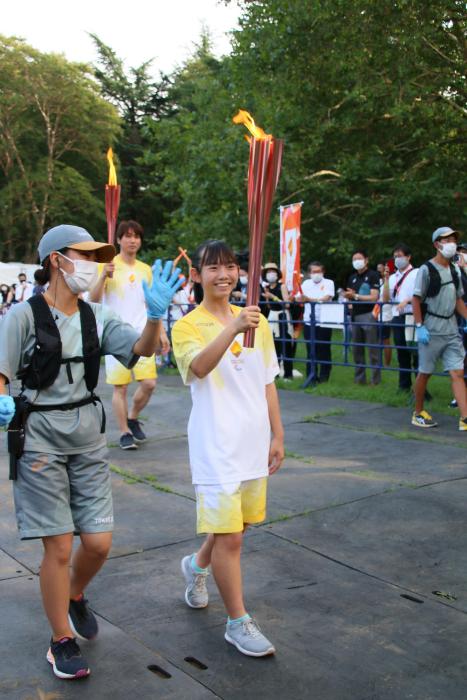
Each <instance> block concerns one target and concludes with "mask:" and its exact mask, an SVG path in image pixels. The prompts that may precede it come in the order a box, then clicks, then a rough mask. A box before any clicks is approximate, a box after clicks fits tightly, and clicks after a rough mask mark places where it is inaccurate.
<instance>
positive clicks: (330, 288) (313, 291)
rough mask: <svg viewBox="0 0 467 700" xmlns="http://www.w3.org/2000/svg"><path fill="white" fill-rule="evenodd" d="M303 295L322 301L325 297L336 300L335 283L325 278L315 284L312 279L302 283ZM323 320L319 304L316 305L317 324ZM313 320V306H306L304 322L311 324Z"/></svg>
mask: <svg viewBox="0 0 467 700" xmlns="http://www.w3.org/2000/svg"><path fill="white" fill-rule="evenodd" d="M302 290H303V294H304V295H305V296H306V297H309V298H310V299H322V298H323V297H331V299H333V298H334V294H335V291H334V282H333V281H332V280H328V279H326V278H325V277H323V279H322V280H321V282H313V280H312V279H306V280H304V281H303V283H302ZM320 318H321V308H320V306H319V304H315V320H316V323H318V322H319V320H320ZM310 319H311V304H310V303H308V304H305V310H304V312H303V322H304V323H310Z"/></svg>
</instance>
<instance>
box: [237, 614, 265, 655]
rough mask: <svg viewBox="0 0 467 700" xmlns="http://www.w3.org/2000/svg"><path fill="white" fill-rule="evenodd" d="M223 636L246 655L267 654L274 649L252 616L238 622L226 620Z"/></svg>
mask: <svg viewBox="0 0 467 700" xmlns="http://www.w3.org/2000/svg"><path fill="white" fill-rule="evenodd" d="M224 637H225V639H226V640H227V641H228V642H230V644H233V645H234V646H235V647H237V649H238V651H241V652H242V654H246V655H247V656H267V655H268V654H274V653H275V651H276V650H275V648H274V646H273V645H272V644H271V642H270V641H269V639H267V638H266V637H265V636H264V634H263V633H262V632H261V630H260V628H259V625H258V623H257V622H256V620H253V618H252V617H249V618H248V619H247V620H241V621H240V622H227V626H226V628H225V635H224Z"/></svg>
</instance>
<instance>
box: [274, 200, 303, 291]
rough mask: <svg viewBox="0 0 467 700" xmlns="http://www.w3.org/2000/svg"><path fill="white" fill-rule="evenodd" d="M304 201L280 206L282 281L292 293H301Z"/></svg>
mask: <svg viewBox="0 0 467 700" xmlns="http://www.w3.org/2000/svg"><path fill="white" fill-rule="evenodd" d="M302 204H303V202H298V203H297V204H288V205H287V206H285V207H279V211H280V221H281V224H280V230H281V271H282V283H283V284H285V286H286V287H287V289H288V291H289V292H290V293H292V294H294V295H295V294H300V291H301V285H300V272H301V269H300V220H301V213H302Z"/></svg>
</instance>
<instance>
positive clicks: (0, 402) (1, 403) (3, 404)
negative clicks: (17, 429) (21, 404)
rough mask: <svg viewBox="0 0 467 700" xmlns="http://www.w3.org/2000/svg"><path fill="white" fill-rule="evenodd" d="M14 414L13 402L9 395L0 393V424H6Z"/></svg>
mask: <svg viewBox="0 0 467 700" xmlns="http://www.w3.org/2000/svg"><path fill="white" fill-rule="evenodd" d="M14 415H15V402H14V401H13V398H12V397H11V396H5V394H0V425H8V424H9V423H10V421H11V419H12V418H13V416H14Z"/></svg>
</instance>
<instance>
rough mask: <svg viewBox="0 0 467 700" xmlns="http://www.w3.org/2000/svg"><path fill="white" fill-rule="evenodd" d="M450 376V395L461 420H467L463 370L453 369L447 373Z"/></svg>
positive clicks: (466, 399) (466, 398) (466, 397)
mask: <svg viewBox="0 0 467 700" xmlns="http://www.w3.org/2000/svg"><path fill="white" fill-rule="evenodd" d="M449 374H450V375H451V385H452V393H453V394H454V398H455V399H456V401H457V406H458V408H459V413H460V417H461V418H467V396H466V390H465V382H464V370H463V369H453V370H451V371H450V372H449Z"/></svg>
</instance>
